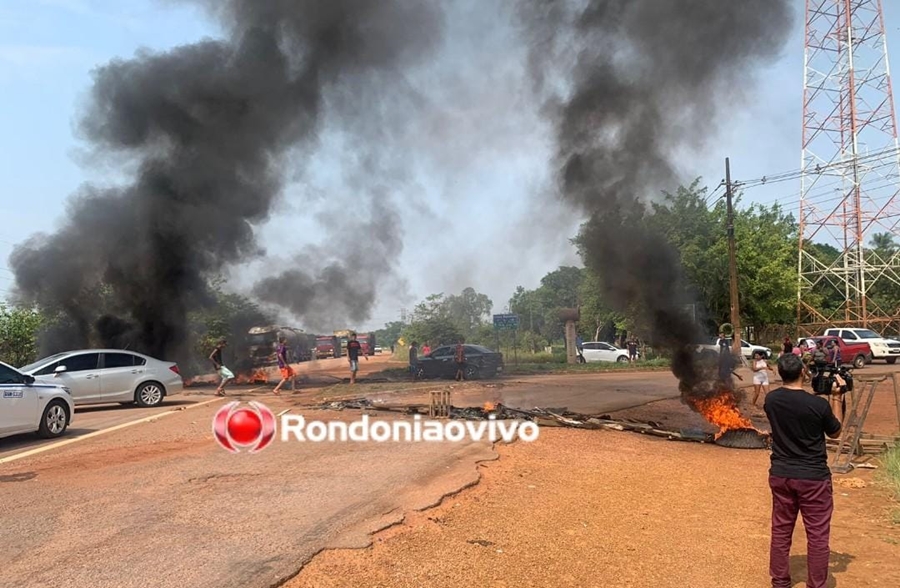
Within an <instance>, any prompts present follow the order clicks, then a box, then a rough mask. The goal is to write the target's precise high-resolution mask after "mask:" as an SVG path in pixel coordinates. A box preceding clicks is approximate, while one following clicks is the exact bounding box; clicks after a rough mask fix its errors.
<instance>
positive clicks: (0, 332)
mask: <svg viewBox="0 0 900 588" xmlns="http://www.w3.org/2000/svg"><path fill="white" fill-rule="evenodd" d="M43 323H44V319H43V316H42V315H41V313H40V312H38V311H37V310H35V309H30V308H10V307H7V306H6V305H3V304H0V360H2V361H4V362H6V363H8V364H10V365H12V366H15V367H21V366H23V365H26V364H29V363H31V362H33V361H35V360H36V359H37V358H38V357H37V355H38V345H37V336H38V330H39V329H40V328H41V325H42V324H43Z"/></svg>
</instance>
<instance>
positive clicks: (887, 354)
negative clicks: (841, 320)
mask: <svg viewBox="0 0 900 588" xmlns="http://www.w3.org/2000/svg"><path fill="white" fill-rule="evenodd" d="M824 336H826V337H840V338H841V339H843V340H844V341H846V342H848V343H855V342H857V341H865V342H866V343H868V344H869V347H870V348H871V349H872V359H883V360H885V361H886V362H888V363H891V364H893V363H897V358H898V357H900V341H897V340H896V339H885V338H884V337H882V336H881V335H879V334H878V333H876V332H875V331H872V330H870V329H850V328H844V327H842V328H840V329H837V328H834V329H826V330H825V335H824Z"/></svg>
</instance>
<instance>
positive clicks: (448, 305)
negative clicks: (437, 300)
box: [443, 288, 494, 339]
mask: <svg viewBox="0 0 900 588" xmlns="http://www.w3.org/2000/svg"><path fill="white" fill-rule="evenodd" d="M493 305H494V303H493V302H492V301H491V299H490V298H488V297H487V295H485V294H479V293H478V292H476V291H475V289H474V288H466V289H464V290H463V291H462V292H461V293H460V294H459V296H448V297H447V299H446V300H444V301H443V306H444V307H445V315H446V316H447V317H448V318H449V319H450V320H451V321H452V322H453V324H454V325H455V326H456V328H457V329H458V330H459V332H460V333H462V335H463V336H464V337H466V339H470V338H472V337H473V336H474V335H475V333H476V331H477V330H478V329H479V328H480V327H481V326H482V325H484V324H485V321H486V319H487V318H488V317H490V314H491V308H492V307H493Z"/></svg>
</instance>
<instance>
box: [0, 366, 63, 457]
mask: <svg viewBox="0 0 900 588" xmlns="http://www.w3.org/2000/svg"><path fill="white" fill-rule="evenodd" d="M74 412H75V403H74V402H73V401H72V394H71V392H70V391H69V390H68V389H67V388H66V387H65V386H61V385H58V384H44V383H40V382H36V381H35V379H34V378H33V377H32V376H29V375H28V374H23V373H22V372H20V371H19V370H17V369H15V368H14V367H12V366H9V365H6V364H5V363H3V362H0V437H8V436H10V435H17V434H19V433H34V432H35V431H37V433H38V434H39V435H40V436H41V437H45V438H47V439H52V438H53V437H59V436H60V435H62V434H63V433H65V432H66V429H67V428H68V426H69V423H70V422H72V414H73V413H74Z"/></svg>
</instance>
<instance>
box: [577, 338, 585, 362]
mask: <svg viewBox="0 0 900 588" xmlns="http://www.w3.org/2000/svg"><path fill="white" fill-rule="evenodd" d="M575 352H576V353H577V354H578V361H579V362H581V363H585V362H586V361H587V360H586V359H585V358H584V339H582V338H581V335H575Z"/></svg>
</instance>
